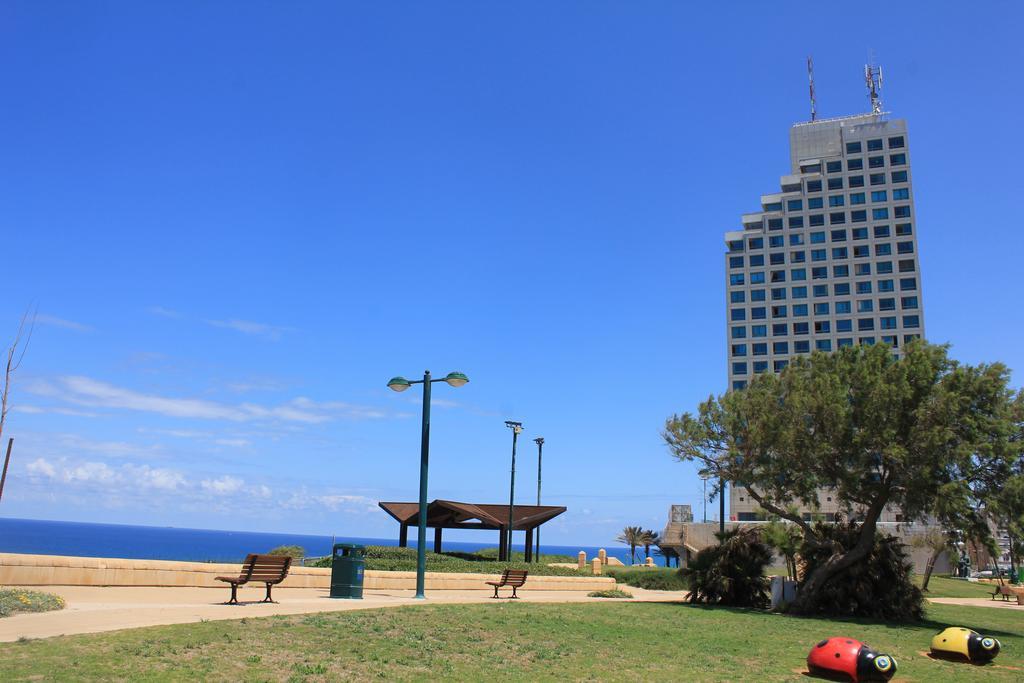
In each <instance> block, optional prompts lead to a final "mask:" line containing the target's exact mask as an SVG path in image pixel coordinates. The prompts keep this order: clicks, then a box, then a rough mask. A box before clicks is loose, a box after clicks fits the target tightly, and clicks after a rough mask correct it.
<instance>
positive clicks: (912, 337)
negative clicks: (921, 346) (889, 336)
mask: <svg viewBox="0 0 1024 683" xmlns="http://www.w3.org/2000/svg"><path fill="white" fill-rule="evenodd" d="M920 338H921V335H919V334H916V333H915V334H905V335H903V343H904V344H909V343H910V342H912V341H914V340H915V339H920Z"/></svg>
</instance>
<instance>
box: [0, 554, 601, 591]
mask: <svg viewBox="0 0 1024 683" xmlns="http://www.w3.org/2000/svg"><path fill="white" fill-rule="evenodd" d="M240 566H241V565H240V564H213V563H206V562H173V561H167V560H126V559H116V558H99V557H67V556H63V555H21V554H15V553H0V586H196V587H201V588H210V587H218V588H223V587H224V586H226V585H227V584H225V583H222V582H220V581H215V580H214V577H216V576H238V570H239V568H240ZM497 579H498V576H497V575H490V574H462V573H460V574H447V573H442V572H427V577H426V588H427V590H487V591H489V590H492V589H491V588H490V587H489V586H487V585H486V584H485V583H484V582H485V581H495V580H497ZM330 584H331V570H330V569H325V568H320V567H292V569H291V571H290V572H289V573H288V578H287V579H285V580H284V583H282V584H281V586H282V587H284V588H329V587H330ZM363 587H364V588H365V589H367V590H374V589H378V590H413V589H415V588H416V572H385V571H376V570H372V569H368V570H366V573H365V578H364V584H363ZM614 587H615V579H613V578H611V577H603V576H587V577H576V576H531V577H530V578H529V579H528V580H527V582H526V588H529V589H530V590H536V591H588V592H589V591H595V590H606V589H608V588H614Z"/></svg>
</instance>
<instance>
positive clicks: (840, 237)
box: [832, 229, 846, 242]
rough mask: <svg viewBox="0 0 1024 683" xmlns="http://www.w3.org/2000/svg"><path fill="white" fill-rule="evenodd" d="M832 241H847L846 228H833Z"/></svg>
mask: <svg viewBox="0 0 1024 683" xmlns="http://www.w3.org/2000/svg"><path fill="white" fill-rule="evenodd" d="M832 241H833V242H845V241H846V230H845V229H840V230H833V231H832Z"/></svg>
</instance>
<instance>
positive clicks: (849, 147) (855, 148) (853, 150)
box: [846, 142, 860, 154]
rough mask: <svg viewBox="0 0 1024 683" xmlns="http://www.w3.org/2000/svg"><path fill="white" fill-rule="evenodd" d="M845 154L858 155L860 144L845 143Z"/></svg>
mask: <svg viewBox="0 0 1024 683" xmlns="http://www.w3.org/2000/svg"><path fill="white" fill-rule="evenodd" d="M846 153H847V154H860V142H847V143H846Z"/></svg>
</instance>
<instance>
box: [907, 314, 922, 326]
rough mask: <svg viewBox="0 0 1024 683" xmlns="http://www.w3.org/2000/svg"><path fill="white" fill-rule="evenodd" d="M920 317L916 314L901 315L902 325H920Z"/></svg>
mask: <svg viewBox="0 0 1024 683" xmlns="http://www.w3.org/2000/svg"><path fill="white" fill-rule="evenodd" d="M920 326H921V319H920V318H919V317H918V316H916V315H905V316H903V327H920Z"/></svg>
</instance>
